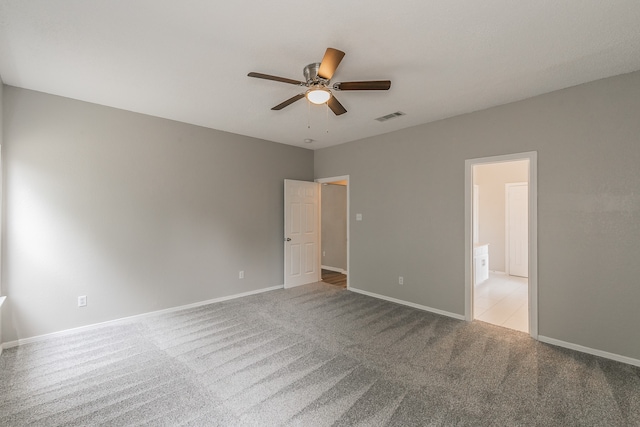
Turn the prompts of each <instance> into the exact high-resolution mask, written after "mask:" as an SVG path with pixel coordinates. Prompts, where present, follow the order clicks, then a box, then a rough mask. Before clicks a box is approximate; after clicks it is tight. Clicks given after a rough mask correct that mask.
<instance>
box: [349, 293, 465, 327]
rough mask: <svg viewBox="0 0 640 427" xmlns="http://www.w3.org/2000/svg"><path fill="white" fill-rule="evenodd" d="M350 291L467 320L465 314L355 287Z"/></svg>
mask: <svg viewBox="0 0 640 427" xmlns="http://www.w3.org/2000/svg"><path fill="white" fill-rule="evenodd" d="M348 290H349V291H352V292H356V293H358V294H362V295H367V296H370V297H373V298H378V299H382V300H385V301H390V302H395V303H396V304H402V305H406V306H409V307H413V308H417V309H418V310H424V311H428V312H430V313H435V314H441V315H443V316H447V317H453V318H454V319H458V320H465V319H464V315H463V314H456V313H451V312H449V311H444V310H439V309H437V308H431V307H427V306H426V305H420V304H415V303H413V302H409V301H403V300H400V299H396V298H391V297H388V296H385V295H380V294H374V293H373V292H369V291H363V290H362V289H356V288H353V287H350V288H348Z"/></svg>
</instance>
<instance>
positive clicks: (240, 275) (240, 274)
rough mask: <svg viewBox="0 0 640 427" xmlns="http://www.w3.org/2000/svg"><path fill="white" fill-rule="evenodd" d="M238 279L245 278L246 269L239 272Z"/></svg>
mask: <svg viewBox="0 0 640 427" xmlns="http://www.w3.org/2000/svg"><path fill="white" fill-rule="evenodd" d="M238 279H244V270H240V271H239V272H238Z"/></svg>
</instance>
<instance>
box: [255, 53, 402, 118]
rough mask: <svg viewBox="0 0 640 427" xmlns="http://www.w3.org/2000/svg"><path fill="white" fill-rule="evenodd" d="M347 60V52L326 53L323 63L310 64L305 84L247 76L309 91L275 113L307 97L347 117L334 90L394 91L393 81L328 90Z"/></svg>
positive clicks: (341, 84)
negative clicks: (345, 56) (340, 66)
mask: <svg viewBox="0 0 640 427" xmlns="http://www.w3.org/2000/svg"><path fill="white" fill-rule="evenodd" d="M343 57H344V52H342V51H341V50H338V49H334V48H331V47H330V48H327V51H326V52H325V53H324V57H323V58H322V62H315V63H313V64H309V65H307V66H306V67H304V69H303V73H304V78H305V80H306V81H305V82H301V81H298V80H293V79H287V78H285V77H277V76H271V75H269V74H262V73H255V72H251V73H249V74H247V76H249V77H256V78H258V79H266V80H274V81H276V82H282V83H289V84H292V85H296V86H303V87H306V88H308V89H307V90H306V91H305V92H303V93H299V94H298V95H296V96H292V97H291V98H289V99H287V100H286V101H284V102H281V103H280V104H278V105H276V106H275V107H273V108H272V110H282V109H283V108H284V107H286V106H288V105H290V104H293V103H294V102H296V101H298V100H300V99H302V98H304V97H306V98H307V99H308V100H309V101H310V102H312V103H314V104H324V103H326V104H327V105H328V106H329V108H331V111H333V113H334V114H335V115H336V116H339V115H340V114H344V113H346V112H347V110H346V109H345V108H344V107H343V106H342V104H340V102H338V100H337V99H336V97H335V95H334V94H333V93H332V92H331V89H333V90H336V91H342V90H389V88H390V87H391V81H390V80H369V81H363V82H337V83H334V84H333V86H329V85H330V82H331V78H332V77H333V74H334V73H335V72H336V68H338V65H340V61H342V58H343Z"/></svg>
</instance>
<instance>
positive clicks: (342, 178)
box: [316, 175, 351, 289]
mask: <svg viewBox="0 0 640 427" xmlns="http://www.w3.org/2000/svg"><path fill="white" fill-rule="evenodd" d="M336 181H347V289H349V288H350V287H351V265H350V264H349V258H350V253H351V251H350V250H349V242H350V240H351V239H350V235H351V233H350V230H351V228H350V225H349V224H350V222H351V218H350V215H349V213H350V212H351V208H350V204H351V197H350V196H349V192H350V191H351V190H350V185H349V175H341V176H333V177H329V178H318V179H316V182H317V183H319V184H320V185H322V184H328V183H330V182H336ZM318 212H319V213H318V221H319V222H320V238H319V239H318V246H320V247H319V248H318V265H320V266H321V265H322V262H321V261H322V216H321V215H322V191H320V203H318ZM321 268H322V267H321ZM320 276H322V272H321V273H320Z"/></svg>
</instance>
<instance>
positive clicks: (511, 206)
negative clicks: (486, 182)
mask: <svg viewBox="0 0 640 427" xmlns="http://www.w3.org/2000/svg"><path fill="white" fill-rule="evenodd" d="M506 199H507V200H506V210H507V212H506V215H507V221H506V222H507V224H506V226H507V254H508V258H509V259H508V266H509V270H508V273H509V274H510V275H512V276H520V277H529V185H528V184H527V183H517V184H506Z"/></svg>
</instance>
